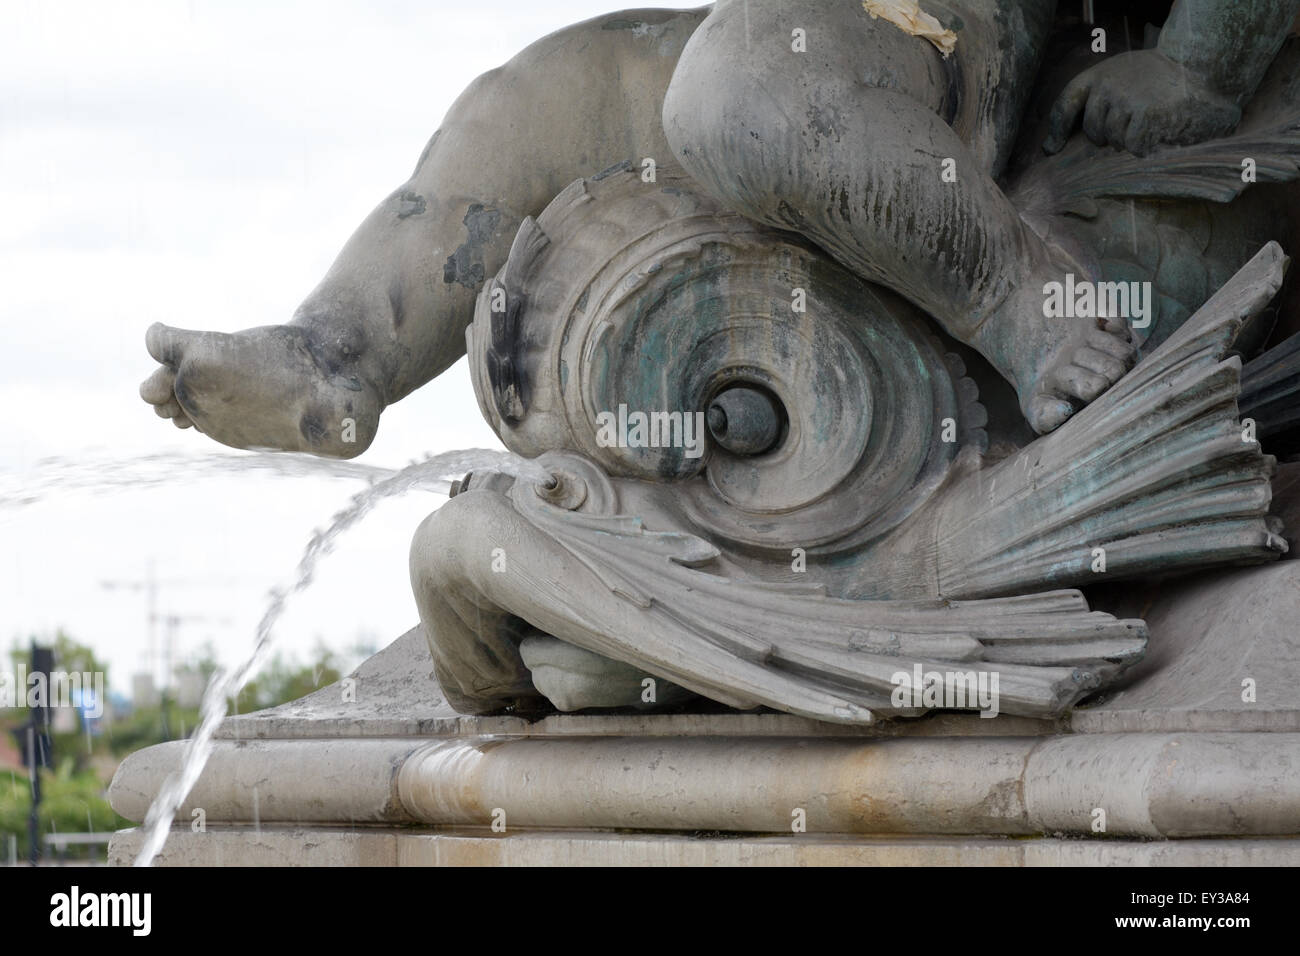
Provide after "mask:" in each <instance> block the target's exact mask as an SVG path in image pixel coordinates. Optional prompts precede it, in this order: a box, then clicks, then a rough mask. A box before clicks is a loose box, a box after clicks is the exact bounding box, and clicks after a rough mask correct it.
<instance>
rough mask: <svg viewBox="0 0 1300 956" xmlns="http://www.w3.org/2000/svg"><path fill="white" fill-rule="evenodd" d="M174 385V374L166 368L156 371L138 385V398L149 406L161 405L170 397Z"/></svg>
mask: <svg viewBox="0 0 1300 956" xmlns="http://www.w3.org/2000/svg"><path fill="white" fill-rule="evenodd" d="M175 384H176V373H175V372H173V371H172V370H171V369H169V368H166V367H163V368H159V369H156V370H155V371H154V373H153V374H152V375H150V376H149V377H148V378H146V379H145V380H144V381H143V382H141V383H140V397H141V398H143V399H144V400H145V401H146V402H148V403H149V404H150V405H161V404H162V403H163V402H166V401H168V400H169V399H170V398H171V397H172V388H173V387H174V386H175Z"/></svg>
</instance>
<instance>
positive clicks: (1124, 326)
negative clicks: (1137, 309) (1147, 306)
mask: <svg viewBox="0 0 1300 956" xmlns="http://www.w3.org/2000/svg"><path fill="white" fill-rule="evenodd" d="M1097 328H1098V329H1100V330H1101V331H1102V332H1106V333H1108V334H1110V335H1122V336H1123V337H1124V338H1125V340H1129V339H1132V338H1133V333H1132V332H1131V331H1130V330H1129V327H1128V322H1127V321H1126V320H1125V319H1122V318H1120V317H1118V316H1104V315H1099V316H1097Z"/></svg>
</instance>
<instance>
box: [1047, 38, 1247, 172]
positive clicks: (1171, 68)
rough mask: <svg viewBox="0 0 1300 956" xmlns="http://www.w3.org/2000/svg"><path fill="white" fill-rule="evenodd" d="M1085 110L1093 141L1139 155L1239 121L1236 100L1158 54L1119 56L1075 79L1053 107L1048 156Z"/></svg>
mask: <svg viewBox="0 0 1300 956" xmlns="http://www.w3.org/2000/svg"><path fill="white" fill-rule="evenodd" d="M1085 107H1086V109H1085ZM1081 111H1082V112H1083V131H1084V132H1085V133H1086V134H1087V135H1088V138H1089V139H1090V140H1092V141H1093V142H1094V143H1096V144H1097V145H1098V146H1105V145H1107V144H1110V145H1111V146H1118V147H1121V148H1123V149H1127V150H1128V151H1129V152H1130V153H1135V154H1136V155H1138V156H1145V155H1146V154H1147V153H1148V152H1150V151H1151V150H1152V149H1155V148H1156V147H1157V146H1161V145H1186V144H1189V143H1200V142H1204V141H1205V140H1207V139H1213V138H1214V137H1217V136H1222V135H1224V134H1225V133H1228V132H1230V131H1231V130H1232V129H1233V128H1234V127H1235V126H1236V125H1237V123H1238V122H1239V121H1240V120H1241V107H1240V106H1238V105H1237V101H1236V99H1235V98H1233V97H1231V96H1226V95H1224V94H1222V93H1220V92H1218V91H1217V90H1214V89H1212V88H1211V87H1210V86H1209V85H1208V84H1207V83H1206V82H1205V80H1203V79H1202V78H1201V77H1199V76H1198V75H1196V74H1195V73H1193V72H1192V71H1190V70H1188V69H1186V68H1185V67H1183V66H1181V65H1179V64H1178V63H1175V62H1174V61H1173V60H1171V59H1169V58H1168V57H1166V56H1165V55H1164V54H1162V53H1160V52H1159V51H1157V50H1135V51H1133V52H1132V53H1120V54H1118V55H1116V56H1113V57H1110V58H1109V59H1106V60H1103V61H1102V62H1100V63H1098V64H1097V65H1096V66H1094V67H1092V68H1091V69H1088V70H1085V71H1084V72H1082V73H1080V74H1079V75H1078V76H1076V77H1075V78H1074V79H1073V80H1071V81H1070V83H1069V84H1068V85H1067V86H1066V87H1065V89H1064V90H1063V91H1062V92H1061V95H1060V97H1058V98H1057V101H1056V105H1055V106H1054V107H1052V115H1051V117H1050V119H1049V121H1048V137H1047V142H1046V143H1044V144H1043V148H1044V149H1045V150H1046V151H1047V152H1049V153H1055V152H1057V151H1058V150H1060V148H1061V147H1062V146H1064V145H1065V141H1066V140H1067V139H1068V138H1069V136H1070V132H1071V131H1072V130H1073V128H1074V124H1075V121H1076V120H1077V119H1078V117H1079V113H1080V112H1081Z"/></svg>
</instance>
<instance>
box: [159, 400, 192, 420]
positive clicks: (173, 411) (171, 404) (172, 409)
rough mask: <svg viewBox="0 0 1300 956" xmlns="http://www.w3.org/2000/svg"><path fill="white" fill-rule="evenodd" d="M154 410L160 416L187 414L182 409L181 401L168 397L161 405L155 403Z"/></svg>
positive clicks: (173, 416) (170, 416)
mask: <svg viewBox="0 0 1300 956" xmlns="http://www.w3.org/2000/svg"><path fill="white" fill-rule="evenodd" d="M153 410H154V413H155V414H156V415H157V416H158V417H159V418H175V417H176V416H177V415H184V414H185V412H184V411H182V410H181V406H180V403H179V402H177V401H176V399H174V398H172V399H168V400H167V401H165V402H163V403H162V404H161V405H155V406H154V408H153Z"/></svg>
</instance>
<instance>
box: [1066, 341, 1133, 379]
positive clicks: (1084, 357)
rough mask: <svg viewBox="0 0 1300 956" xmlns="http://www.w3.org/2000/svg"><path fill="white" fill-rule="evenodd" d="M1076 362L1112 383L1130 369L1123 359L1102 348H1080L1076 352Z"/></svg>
mask: <svg viewBox="0 0 1300 956" xmlns="http://www.w3.org/2000/svg"><path fill="white" fill-rule="evenodd" d="M1074 364H1075V365H1078V366H1079V367H1080V368H1085V369H1087V370H1088V371H1089V372H1096V373H1097V374H1098V375H1100V376H1102V377H1103V378H1105V379H1106V381H1107V382H1109V383H1110V384H1112V385H1114V384H1115V383H1116V382H1118V381H1119V380H1120V379H1121V378H1123V377H1124V373H1125V372H1127V371H1128V366H1127V365H1126V364H1125V363H1124V362H1123V361H1121V360H1120V359H1117V358H1115V357H1114V356H1113V355H1108V354H1107V353H1105V352H1103V351H1101V350H1100V349H1079V350H1078V351H1077V352H1075V353H1074Z"/></svg>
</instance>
